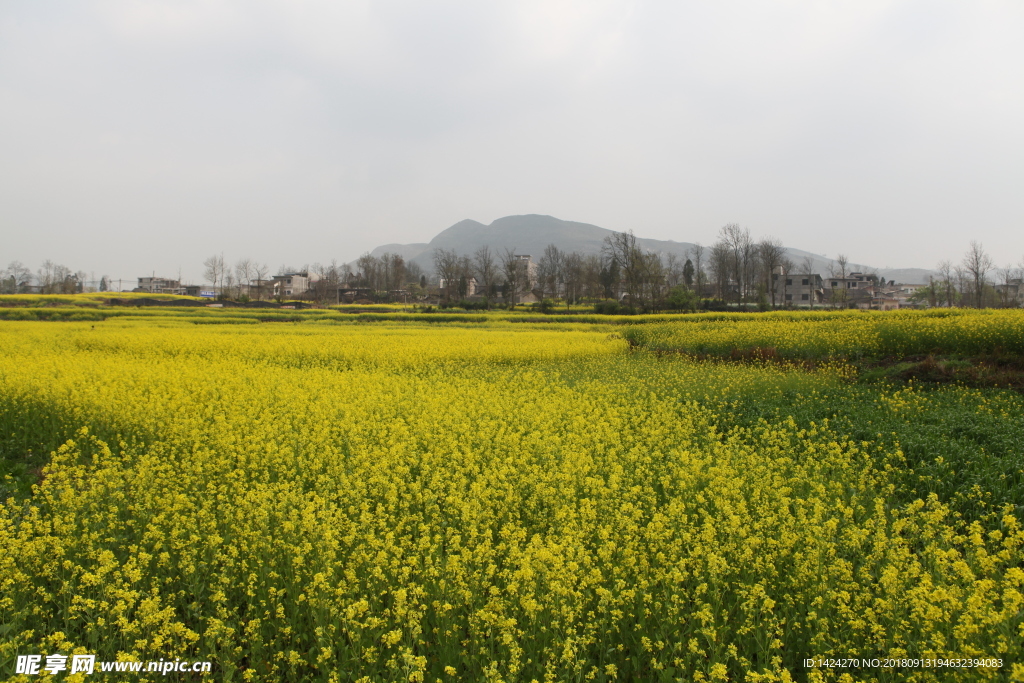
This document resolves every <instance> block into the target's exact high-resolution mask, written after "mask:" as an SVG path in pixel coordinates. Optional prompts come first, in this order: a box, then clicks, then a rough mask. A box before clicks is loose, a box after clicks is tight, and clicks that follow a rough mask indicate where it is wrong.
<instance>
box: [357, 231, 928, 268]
mask: <svg viewBox="0 0 1024 683" xmlns="http://www.w3.org/2000/svg"><path fill="white" fill-rule="evenodd" d="M614 232H615V231H614V230H609V229H607V228H602V227H600V226H597V225H592V224H590V223H579V222H576V221H566V220H562V219H559V218H555V217H554V216H547V215H544V214H520V215H513V216H503V217H502V218H497V219H495V220H493V221H491V223H490V224H488V225H485V224H483V223H480V222H479V221H475V220H472V219H469V218H467V219H464V220H461V221H459V222H458V223H455V224H454V225H452V226H450V227H448V228H445V229H444V230H442V231H441V232H439V233H438V234H436V235H435V236H434V237H433V239H431V240H430V241H429V242H415V243H411V244H385V245H381V246H379V247H377V248H375V249H374V250H373V251H371V252H370V254H371V255H372V256H376V257H379V256H381V255H382V254H385V253H394V254H398V255H399V256H401V257H402V258H403V259H405V260H406V261H411V262H414V263H416V264H417V265H419V266H420V267H421V268H423V270H424V271H425V272H432V271H433V270H434V260H433V254H434V250H435V249H454V250H456V251H457V252H459V253H460V254H466V255H468V256H472V255H473V252H475V251H476V250H477V249H479V248H480V247H482V246H488V247H490V248H491V249H492V250H493V251H495V252H498V253H500V252H501V251H503V250H504V249H505V248H511V249H515V251H516V253H518V254H530V255H531V256H533V259H534V260H535V261H536V260H539V258H540V255H541V254H543V253H544V249H545V247H547V246H548V245H549V244H554V245H555V246H556V247H558V248H559V249H560V250H562V251H578V252H580V253H581V254H584V255H587V254H599V253H600V252H601V245H602V244H603V242H604V238H605V237H607V236H608V235H611V234H613V233H614ZM636 241H637V245H638V246H639V247H640V248H642V249H645V250H647V251H651V252H654V253H660V254H665V255H667V254H676V256H677V257H679V258H686V255H687V251H688V250H690V249H692V248H693V246H694V245H693V243H692V242H676V241H675V240H657V239H651V238H646V237H639V236H638V237H637V240H636ZM705 247H706V248H710V245H705ZM786 252H787V256H788V257H789V258H790V260H792V261H793V263H795V264H796V265H797V270H801V269H800V264H801V263H802V261H803V260H804V258H805V257H810V258H811V262H812V264H813V268H814V271H815V272H818V273H821V274H822V276H823V277H827V276H828V274H829V273H830V268H832V267H834V265H835V261H834V260H833V259H830V258H827V257H824V256H821V255H820V254H814V253H811V252H808V251H803V250H802V249H796V248H793V247H786ZM857 271H859V272H866V273H878V275H880V276H881V277H884V278H885V279H887V280H895V281H896V282H905V283H912V284H924V283H926V282H927V281H928V276H929V275H934V271H931V270H928V269H925V268H875V267H873V266H868V265H865V264H854V263H851V264H848V266H847V272H857Z"/></svg>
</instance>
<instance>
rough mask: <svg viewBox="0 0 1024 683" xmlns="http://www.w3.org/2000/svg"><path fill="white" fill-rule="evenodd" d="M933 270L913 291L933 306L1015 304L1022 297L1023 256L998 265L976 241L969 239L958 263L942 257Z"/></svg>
mask: <svg viewBox="0 0 1024 683" xmlns="http://www.w3.org/2000/svg"><path fill="white" fill-rule="evenodd" d="M936 270H937V271H938V273H939V276H938V277H937V278H936V277H932V278H929V282H928V286H927V287H925V288H924V289H922V290H919V291H918V292H917V294H916V295H915V298H916V299H917V300H919V301H923V302H926V303H927V304H928V305H929V306H932V307H937V306H946V307H953V306H961V307H973V308H1017V307H1019V306H1020V305H1021V303H1022V298H1024V287H1022V282H1021V281H1022V279H1024V259H1021V261H1020V263H1018V264H1017V265H1011V264H1006V265H1004V266H1002V267H997V266H996V264H995V260H994V259H993V258H992V257H991V256H990V255H989V254H987V253H986V252H985V249H984V248H983V247H982V245H981V243H979V242H971V248H970V249H968V250H967V253H966V254H965V255H964V257H963V259H962V260H961V261H960V263H953V262H951V261H942V262H941V263H939V265H938V266H937V267H936Z"/></svg>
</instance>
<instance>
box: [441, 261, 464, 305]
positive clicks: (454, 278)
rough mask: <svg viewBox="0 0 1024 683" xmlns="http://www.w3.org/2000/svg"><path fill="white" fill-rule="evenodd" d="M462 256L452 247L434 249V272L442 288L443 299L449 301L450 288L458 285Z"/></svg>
mask: <svg viewBox="0 0 1024 683" xmlns="http://www.w3.org/2000/svg"><path fill="white" fill-rule="evenodd" d="M462 266H463V263H462V258H461V257H460V256H459V254H458V252H456V251H455V250H454V249H435V250H434V272H435V273H437V277H438V284H439V286H440V287H442V288H443V289H444V298H445V301H451V299H452V290H454V289H455V288H457V287H458V284H459V277H460V276H461V275H462V274H463V268H462Z"/></svg>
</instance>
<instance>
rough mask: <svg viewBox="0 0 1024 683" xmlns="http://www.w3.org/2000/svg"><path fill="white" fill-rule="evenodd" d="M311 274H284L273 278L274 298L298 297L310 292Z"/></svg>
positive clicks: (304, 272)
mask: <svg viewBox="0 0 1024 683" xmlns="http://www.w3.org/2000/svg"><path fill="white" fill-rule="evenodd" d="M309 283H310V277H309V273H308V272H306V271H302V272H301V273H282V274H281V275H275V276H274V277H273V278H271V283H270V287H271V289H272V290H273V292H274V296H298V295H300V294H305V293H306V292H307V291H309Z"/></svg>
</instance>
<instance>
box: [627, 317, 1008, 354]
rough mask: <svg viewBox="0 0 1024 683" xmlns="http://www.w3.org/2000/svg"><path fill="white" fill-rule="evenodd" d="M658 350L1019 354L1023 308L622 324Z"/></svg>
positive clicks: (639, 341) (630, 336)
mask: <svg viewBox="0 0 1024 683" xmlns="http://www.w3.org/2000/svg"><path fill="white" fill-rule="evenodd" d="M625 335H626V338H627V339H629V340H630V341H631V342H632V343H633V344H635V345H638V346H643V347H646V348H650V349H652V350H658V351H683V352H686V353H693V354H708V355H717V356H720V355H729V354H730V353H732V352H733V351H734V350H746V349H774V350H775V351H776V352H777V353H778V354H779V355H780V356H783V357H786V358H859V357H862V356H886V355H892V356H904V355H909V354H929V353H943V354H991V353H1000V352H1010V353H1015V354H1020V353H1024V310H1021V309H1004V310H981V311H978V310H970V309H933V310H928V311H912V310H908V311H885V312H879V311H819V312H816V313H815V312H809V311H801V312H794V313H776V314H763V315H762V314H713V315H697V316H688V317H686V318H681V319H679V320H677V321H674V322H668V323H656V324H650V325H636V326H631V327H629V328H627V330H626V332H625Z"/></svg>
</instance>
